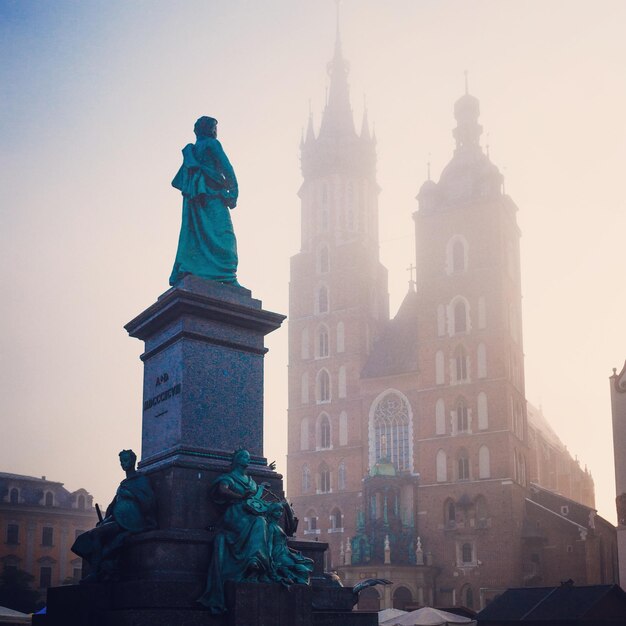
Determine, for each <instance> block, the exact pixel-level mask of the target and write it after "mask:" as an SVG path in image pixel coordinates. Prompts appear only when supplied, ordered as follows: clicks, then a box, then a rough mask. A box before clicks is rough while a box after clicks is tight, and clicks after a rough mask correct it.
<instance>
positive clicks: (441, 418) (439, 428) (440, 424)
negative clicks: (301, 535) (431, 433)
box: [435, 398, 446, 435]
mask: <svg viewBox="0 0 626 626" xmlns="http://www.w3.org/2000/svg"><path fill="white" fill-rule="evenodd" d="M435 434H436V435H445V434H446V405H445V402H444V401H443V398H439V399H438V400H437V403H436V404H435Z"/></svg>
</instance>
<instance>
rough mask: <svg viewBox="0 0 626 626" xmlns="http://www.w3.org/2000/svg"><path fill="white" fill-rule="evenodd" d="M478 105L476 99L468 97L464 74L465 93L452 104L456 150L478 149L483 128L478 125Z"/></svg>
mask: <svg viewBox="0 0 626 626" xmlns="http://www.w3.org/2000/svg"><path fill="white" fill-rule="evenodd" d="M479 115H480V103H479V102H478V98H475V97H474V96H472V95H470V93H469V90H468V85H467V72H465V93H464V94H463V95H462V96H461V97H460V98H459V99H458V100H457V101H456V102H455V103H454V117H455V119H456V128H455V129H454V130H453V131H452V134H453V135H454V139H455V140H456V149H457V151H459V150H471V149H479V148H480V144H479V141H480V136H481V134H482V132H483V127H482V126H481V125H480V124H479V123H478V117H479Z"/></svg>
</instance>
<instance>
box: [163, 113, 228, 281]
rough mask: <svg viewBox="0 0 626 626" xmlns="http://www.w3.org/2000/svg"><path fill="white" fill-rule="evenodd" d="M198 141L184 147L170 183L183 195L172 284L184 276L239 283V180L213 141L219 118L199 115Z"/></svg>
mask: <svg viewBox="0 0 626 626" xmlns="http://www.w3.org/2000/svg"><path fill="white" fill-rule="evenodd" d="M194 133H195V134H196V143H195V144H191V143H190V144H187V145H186V146H185V148H184V149H183V164H182V166H181V168H180V170H179V171H178V173H177V174H176V176H175V177H174V180H173V181H172V186H173V187H175V188H176V189H180V191H181V192H182V194H183V219H182V225H181V229H180V237H179V239H178V250H177V252H176V260H175V261H174V268H173V270H172V275H171V276H170V285H172V286H173V285H175V284H176V283H177V282H178V281H179V280H181V279H182V278H183V277H184V276H185V275H186V274H192V275H194V276H200V277H201V278H208V279H209V280H215V281H217V282H220V283H227V284H231V285H238V283H237V241H236V240H235V232H234V230H233V223H232V220H231V217H230V209H234V208H235V207H236V206H237V196H238V195H239V190H238V187H237V178H236V177H235V171H234V170H233V166H232V165H231V164H230V161H229V160H228V157H227V156H226V153H225V152H224V150H223V149H222V145H221V144H220V142H219V141H218V140H217V120H216V119H214V118H212V117H201V118H200V119H199V120H198V121H197V122H196V124H195V126H194Z"/></svg>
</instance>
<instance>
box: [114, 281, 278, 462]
mask: <svg viewBox="0 0 626 626" xmlns="http://www.w3.org/2000/svg"><path fill="white" fill-rule="evenodd" d="M284 319H285V316H284V315H279V314H277V313H271V312H269V311H264V310H263V309H262V308H261V302H260V301H259V300H255V299H254V298H252V297H251V294H250V291H248V290H247V289H244V288H243V287H233V286H230V285H222V284H220V283H216V282H213V281H209V280H203V279H201V278H197V277H195V276H187V277H185V278H184V279H183V280H182V281H181V282H180V283H179V284H178V285H177V286H176V287H173V288H171V289H169V290H168V291H166V292H165V293H164V294H163V295H162V296H160V297H159V299H158V300H157V301H156V302H155V303H154V304H153V305H152V306H150V307H148V308H147V309H146V310H145V311H144V312H143V313H141V314H140V315H138V316H137V317H136V318H135V319H134V320H132V321H131V322H129V323H128V324H127V325H126V327H125V328H126V330H127V331H128V333H129V335H130V336H131V337H136V338H138V339H141V340H142V341H144V342H145V352H144V353H143V354H142V355H141V359H142V361H143V362H144V384H143V404H142V410H143V422H142V442H141V443H142V450H141V463H140V467H144V468H147V467H150V466H153V465H158V464H161V463H163V462H164V461H166V460H167V459H171V458H175V459H182V460H207V459H208V460H221V461H228V460H229V459H230V455H231V453H232V451H233V450H234V449H235V448H237V447H244V448H246V449H247V450H248V451H249V452H250V454H251V455H252V456H253V461H256V462H257V463H258V464H261V465H263V464H264V463H263V459H262V456H263V355H264V354H265V352H266V349H265V347H264V345H263V338H264V336H265V335H266V334H268V333H270V332H271V331H273V330H276V329H277V328H279V327H280V325H281V324H282V322H283V320H284Z"/></svg>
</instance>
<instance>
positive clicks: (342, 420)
mask: <svg viewBox="0 0 626 626" xmlns="http://www.w3.org/2000/svg"><path fill="white" fill-rule="evenodd" d="M339 445H340V446H347V445H348V414H347V413H346V412H345V411H342V412H341V413H340V415H339Z"/></svg>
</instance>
